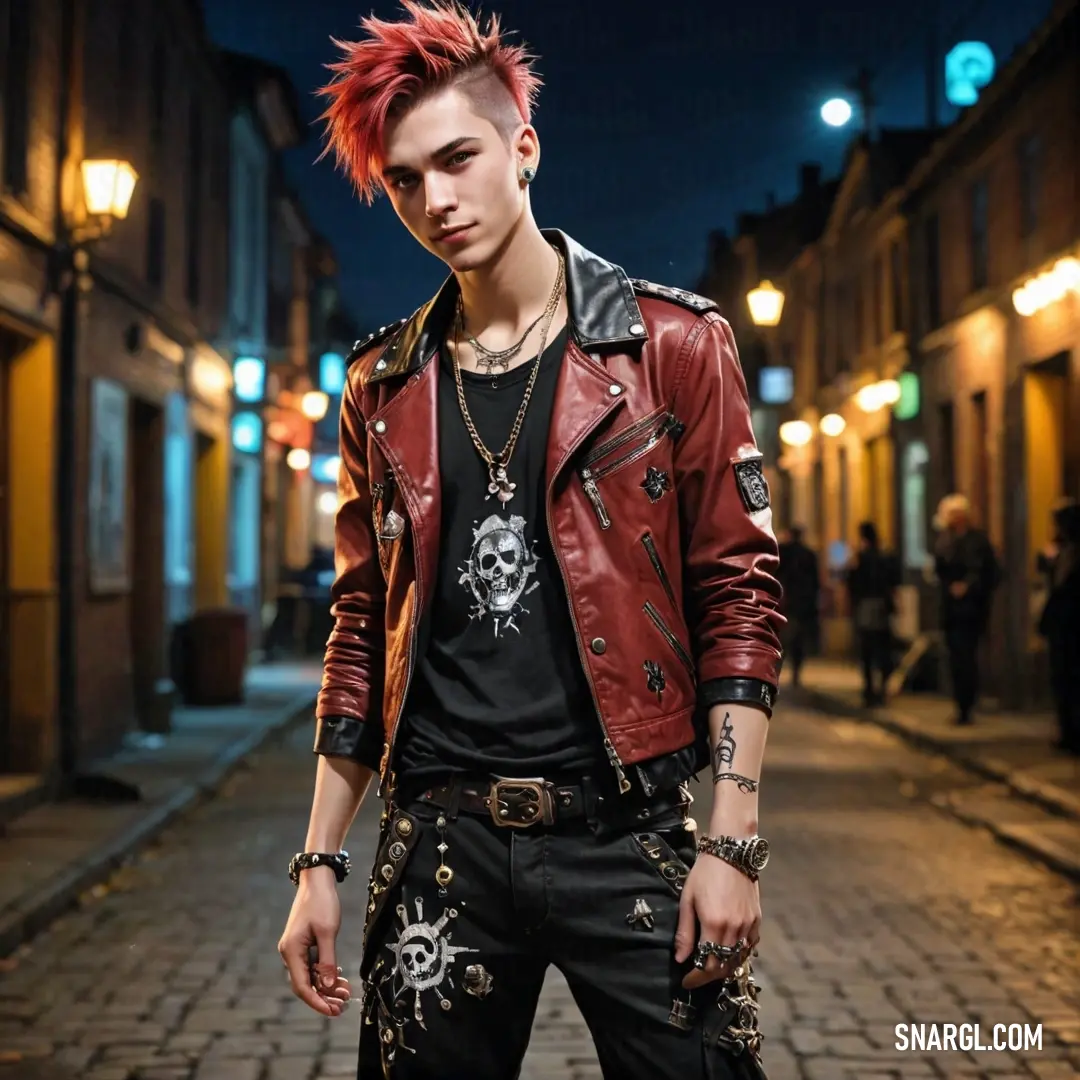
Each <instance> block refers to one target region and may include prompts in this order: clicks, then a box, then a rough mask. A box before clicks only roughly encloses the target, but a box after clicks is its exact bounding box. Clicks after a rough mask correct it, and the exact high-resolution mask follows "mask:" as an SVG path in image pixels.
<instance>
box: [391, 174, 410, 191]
mask: <svg viewBox="0 0 1080 1080" xmlns="http://www.w3.org/2000/svg"><path fill="white" fill-rule="evenodd" d="M415 183H416V177H415V176H409V175H407V174H406V175H404V176H395V177H394V179H393V180H391V181H390V184H391V186H392V187H393V188H394V190H395V191H407V190H408V189H409V188H410V187H411V186H412V185H413V184H415Z"/></svg>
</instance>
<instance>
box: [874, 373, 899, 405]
mask: <svg viewBox="0 0 1080 1080" xmlns="http://www.w3.org/2000/svg"><path fill="white" fill-rule="evenodd" d="M877 388H878V400H880V402H881V404H882V405H895V404H896V403H897V402H898V401H899V400H900V394H901V392H902V391H901V389H900V383H899V382H897V380H896V379H882V380H881V382H879V383H878V384H877Z"/></svg>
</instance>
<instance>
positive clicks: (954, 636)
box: [945, 625, 981, 720]
mask: <svg viewBox="0 0 1080 1080" xmlns="http://www.w3.org/2000/svg"><path fill="white" fill-rule="evenodd" d="M980 637H981V635H980V633H979V629H978V628H977V627H975V626H964V625H959V626H952V627H948V628H947V629H946V630H945V647H946V649H947V650H948V653H949V677H950V679H951V681H952V693H953V701H955V702H956V707H957V709H958V710H959V712H960V719H961V720H968V719H970V717H971V710H972V709H974V708H975V703H976V702H977V701H978V700H979V639H980Z"/></svg>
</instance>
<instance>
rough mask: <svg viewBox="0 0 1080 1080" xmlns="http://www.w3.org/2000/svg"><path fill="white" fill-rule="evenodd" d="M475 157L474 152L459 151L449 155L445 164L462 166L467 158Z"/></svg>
mask: <svg viewBox="0 0 1080 1080" xmlns="http://www.w3.org/2000/svg"><path fill="white" fill-rule="evenodd" d="M473 157H476V151H475V150H459V151H458V152H457V153H456V154H451V155H450V157H449V158H447V160H446V164H447V165H450V166H457V165H464V164H465V162H466V161H468V160H469V158H473Z"/></svg>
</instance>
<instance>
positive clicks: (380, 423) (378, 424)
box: [375, 420, 386, 435]
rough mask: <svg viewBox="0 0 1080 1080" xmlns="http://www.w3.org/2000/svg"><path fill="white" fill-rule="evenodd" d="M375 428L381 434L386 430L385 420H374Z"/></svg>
mask: <svg viewBox="0 0 1080 1080" xmlns="http://www.w3.org/2000/svg"><path fill="white" fill-rule="evenodd" d="M375 430H376V431H377V432H378V433H379V434H380V435H381V434H382V433H383V432H384V431H385V430H386V421H385V420H376V421H375Z"/></svg>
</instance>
